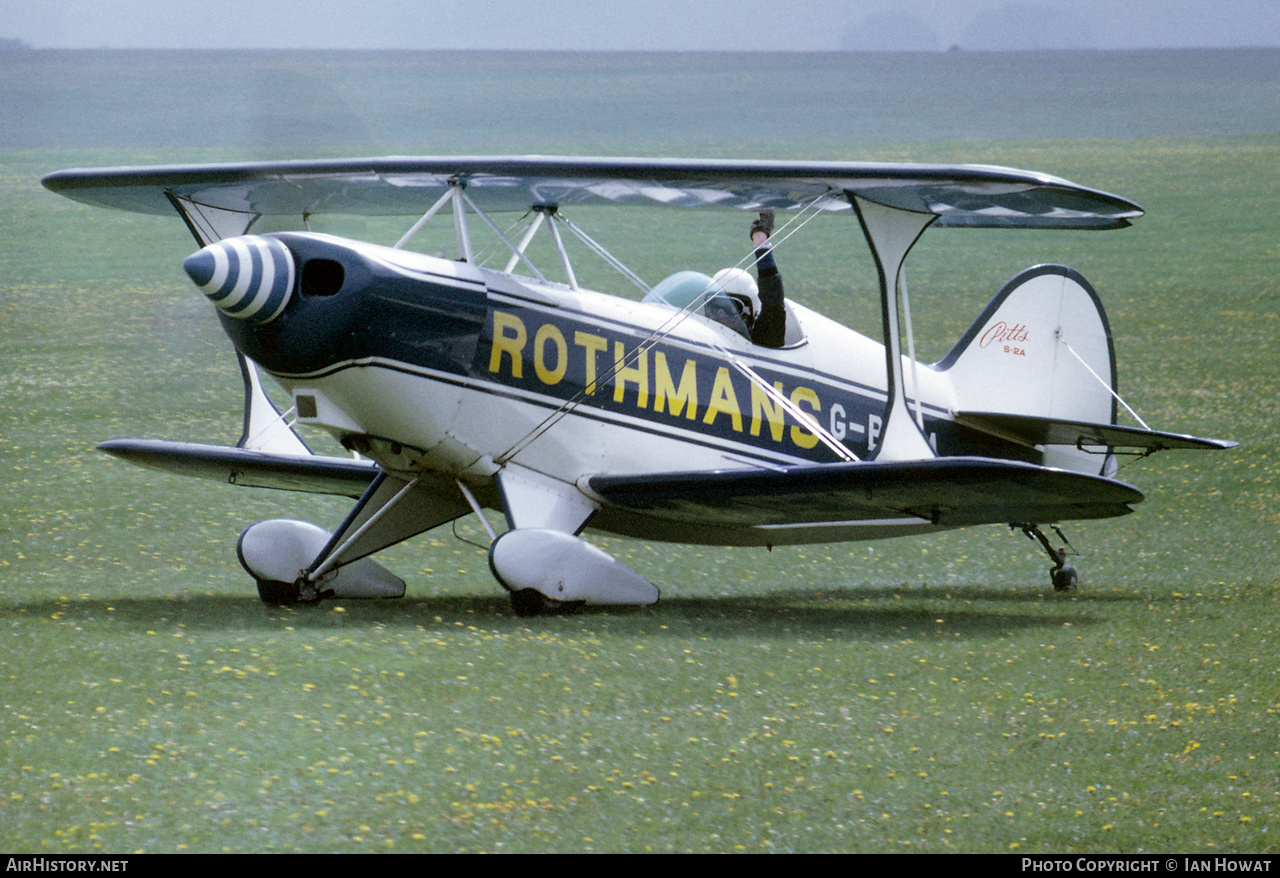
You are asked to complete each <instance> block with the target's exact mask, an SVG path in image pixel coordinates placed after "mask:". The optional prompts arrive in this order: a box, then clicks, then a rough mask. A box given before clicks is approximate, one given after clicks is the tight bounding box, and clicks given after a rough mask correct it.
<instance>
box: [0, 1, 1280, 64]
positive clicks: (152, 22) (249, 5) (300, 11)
mask: <svg viewBox="0 0 1280 878" xmlns="http://www.w3.org/2000/svg"><path fill="white" fill-rule="evenodd" d="M0 38H8V39H18V40H22V41H24V42H26V43H27V44H29V45H31V46H33V47H35V48H37V49H46V48H99V47H104V48H118V49H134V48H208V49H235V48H252V49H264V48H266V49H269V48H301V49H307V48H314V49H527V50H538V49H545V50H553V49H554V50H564V49H588V50H592V49H598V50H682V51H683V50H716V51H735V50H739V51H831V50H836V49H840V48H859V49H900V48H914V49H945V48H947V47H949V46H952V45H958V46H960V47H962V48H970V49H982V48H990V49H1001V48H1007V49H1027V48H1096V49H1124V48H1191V47H1224V46H1280V0H795V2H786V0H544V2H542V3H530V2H527V0H524V2H521V0H115V2H112V3H106V2H103V0H38V2H32V0H0Z"/></svg>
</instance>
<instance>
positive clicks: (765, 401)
mask: <svg viewBox="0 0 1280 878" xmlns="http://www.w3.org/2000/svg"><path fill="white" fill-rule="evenodd" d="M773 389H774V390H776V391H778V396H782V395H783V393H782V382H781V381H775V382H773ZM761 416H763V419H764V420H765V421H768V422H769V434H770V435H771V436H773V441H774V442H781V441H782V419H783V410H782V403H780V402H778V400H777V399H775V398H773V397H772V396H770V395H769V394H768V393H766V392H765V389H764V388H763V387H761V386H760V383H759V382H758V381H752V382H751V435H752V436H759V435H760V421H761Z"/></svg>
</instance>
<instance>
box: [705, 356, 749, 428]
mask: <svg viewBox="0 0 1280 878" xmlns="http://www.w3.org/2000/svg"><path fill="white" fill-rule="evenodd" d="M721 413H724V414H726V415H728V416H729V418H730V420H732V421H733V429H734V431H735V432H738V433H741V432H742V409H740V408H738V395H737V394H736V393H734V390H733V381H732V380H731V379H730V377H729V367H728V366H721V367H720V370H719V371H718V372H716V380H715V384H713V385H712V387H711V401H710V402H709V403H707V414H706V415H705V416H704V417H703V419H702V423H704V424H711V423H714V422H715V419H716V415H718V414H721Z"/></svg>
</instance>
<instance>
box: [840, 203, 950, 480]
mask: <svg viewBox="0 0 1280 878" xmlns="http://www.w3.org/2000/svg"><path fill="white" fill-rule="evenodd" d="M848 195H849V201H850V203H851V204H852V205H853V209H854V211H855V212H856V213H857V214H858V221H859V222H860V223H862V231H863V233H864V234H865V235H866V236H867V243H868V244H869V245H870V246H871V255H872V256H873V257H875V261H876V269H877V270H878V271H879V273H880V306H881V309H882V314H883V317H884V350H885V360H886V367H887V369H888V373H887V374H888V397H889V398H888V400H887V401H886V403H885V413H884V427H883V431H882V433H881V439H880V447H879V449H878V450H877V452H876V454H875V457H874V459H876V460H922V459H927V458H931V457H937V454H936V453H935V452H934V450H933V449H932V448H931V447H930V446H929V441H928V440H927V439H926V438H925V435H924V430H923V417H921V418H920V423H917V422H916V421H915V420H913V419H912V418H911V413H910V411H909V410H908V408H907V394H906V388H905V383H904V381H903V374H902V371H903V370H902V328H901V319H902V317H903V315H909V314H910V310H909V306H908V304H907V301H906V296H907V288H906V284H905V282H904V281H903V276H902V264H903V262H904V261H905V260H906V258H907V253H908V252H910V250H911V248H912V246H914V245H915V242H916V241H917V240H919V238H920V235H922V234H923V233H924V230H925V229H927V228H928V227H929V225H930V224H931V223H932V222H933V221H934V220H936V219H937V218H938V217H937V215H936V214H932V213H916V212H915V211H910V210H903V209H901V208H897V207H887V206H885V205H883V204H879V203H877V202H874V201H868V200H866V199H865V198H862V197H861V196H859V195H855V194H854V193H852V192H850V193H848ZM908 319H909V317H908ZM907 333H908V337H909V344H910V346H911V347H912V348H914V347H915V342H914V340H911V339H910V335H911V331H910V327H909V326H908V330H907ZM912 360H913V362H914V357H913V358H912ZM915 396H916V399H917V413H918V412H919V409H918V406H919V401H918V400H919V396H920V394H919V392H918V388H917V392H916V394H915Z"/></svg>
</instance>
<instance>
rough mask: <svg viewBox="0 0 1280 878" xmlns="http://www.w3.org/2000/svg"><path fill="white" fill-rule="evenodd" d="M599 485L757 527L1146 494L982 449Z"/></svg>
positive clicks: (999, 518)
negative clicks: (975, 453)
mask: <svg viewBox="0 0 1280 878" xmlns="http://www.w3.org/2000/svg"><path fill="white" fill-rule="evenodd" d="M589 484H590V486H591V489H592V490H593V491H595V492H596V493H597V494H598V495H600V497H601V498H603V499H604V500H605V501H607V502H608V503H610V504H613V505H615V506H619V507H622V508H624V509H627V510H631V511H633V512H640V513H645V514H649V515H653V516H656V517H658V518H666V519H675V520H683V521H688V522H703V523H705V522H712V523H715V524H719V525H725V526H756V527H759V526H780V525H788V524H794V525H804V524H817V523H856V522H859V521H876V520H882V519H893V518H902V517H912V518H916V519H919V520H920V521H922V522H928V523H931V524H934V525H937V526H939V527H963V526H967V525H974V524H1013V523H1019V524H1022V523H1038V524H1044V523H1049V522H1057V521H1066V520H1071V519H1088V518H1110V517H1113V516H1117V515H1125V514H1127V513H1129V512H1132V511H1133V510H1132V509H1131V508H1130V504H1132V503H1137V502H1138V501H1140V500H1141V499H1142V492H1141V491H1139V490H1138V489H1137V488H1134V487H1132V486H1130V485H1126V484H1124V483H1123V482H1117V481H1114V480H1112V479H1106V478H1102V477H1099V476H1090V475H1085V474H1083V473H1075V472H1067V471H1065V470H1057V469H1050V468H1048V467H1042V466H1035V465H1033V464H1028V463H1019V462H1016V461H1006V460H993V459H989V458H981V457H941V458H932V459H929V460H912V461H905V462H894V463H879V462H875V461H870V462H857V463H830V464H820V465H805V466H794V467H787V468H785V469H782V470H776V471H775V470H727V471H715V472H677V473H657V474H652V475H632V476H607V475H598V476H592V477H591V479H590V480H589Z"/></svg>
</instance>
